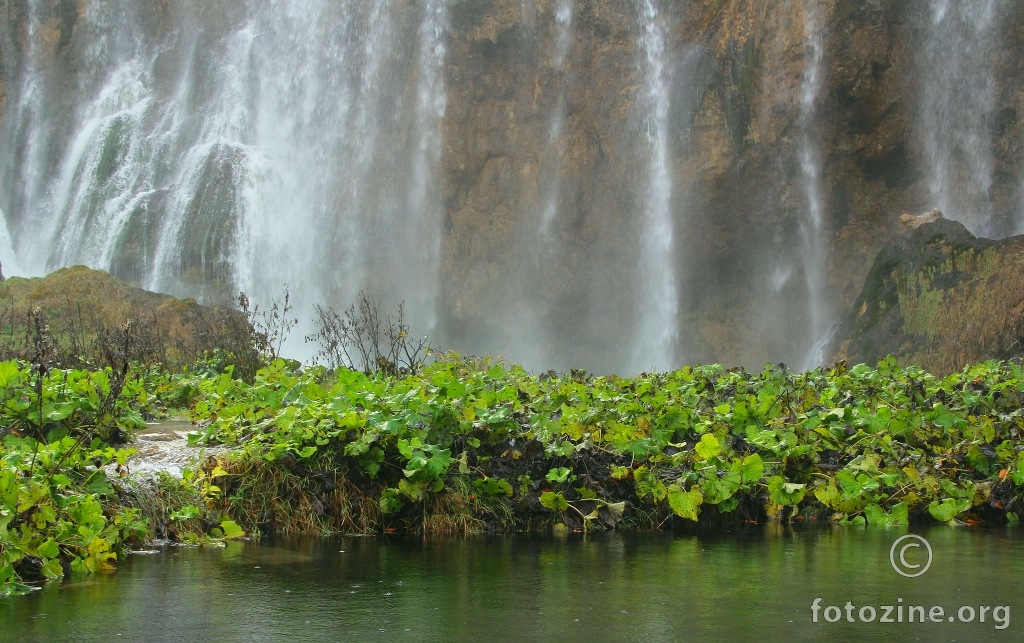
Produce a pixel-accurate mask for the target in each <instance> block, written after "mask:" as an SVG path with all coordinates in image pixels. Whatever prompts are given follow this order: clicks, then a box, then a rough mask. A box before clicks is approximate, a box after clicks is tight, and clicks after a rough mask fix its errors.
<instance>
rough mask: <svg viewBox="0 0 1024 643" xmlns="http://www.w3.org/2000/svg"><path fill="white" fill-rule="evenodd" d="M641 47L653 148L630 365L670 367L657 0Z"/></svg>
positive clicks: (665, 111) (673, 313)
mask: <svg viewBox="0 0 1024 643" xmlns="http://www.w3.org/2000/svg"><path fill="white" fill-rule="evenodd" d="M641 20H642V23H643V32H642V33H641V35H640V49H641V51H642V52H643V59H642V65H643V67H642V69H643V75H644V89H643V95H642V100H641V104H642V106H643V109H644V110H645V115H644V124H643V128H644V136H645V139H646V142H647V146H648V153H649V161H648V168H647V187H646V193H645V198H644V209H643V216H642V224H641V230H642V231H641V237H640V256H639V270H638V275H639V284H638V287H639V305H638V307H637V310H636V315H637V317H638V319H637V324H636V335H635V339H634V346H633V358H632V364H631V367H632V368H633V369H634V370H637V371H639V370H644V369H647V368H653V369H656V370H668V369H670V368H672V367H673V366H674V365H675V362H676V355H675V344H676V338H677V335H678V321H677V316H678V307H679V302H678V293H677V291H676V277H675V257H674V254H675V250H674V248H675V246H674V234H675V231H674V222H673V217H672V210H671V202H672V177H671V175H670V171H669V163H670V158H669V122H668V115H669V83H668V77H667V76H668V70H667V69H666V68H665V61H666V56H667V52H666V49H667V45H666V29H665V25H664V22H663V20H662V17H661V16H660V14H659V12H658V8H657V6H656V3H655V0H644V2H643V4H642V12H641Z"/></svg>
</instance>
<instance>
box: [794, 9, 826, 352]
mask: <svg viewBox="0 0 1024 643" xmlns="http://www.w3.org/2000/svg"><path fill="white" fill-rule="evenodd" d="M820 9H821V3H820V2H818V0H804V38H805V40H806V43H807V49H808V53H807V62H806V63H805V66H804V75H803V81H802V83H801V87H800V115H799V126H800V173H801V179H802V181H801V183H802V188H803V192H804V197H805V199H806V204H805V208H804V209H803V216H802V217H801V218H800V223H799V230H800V257H801V260H802V261H803V272H804V284H805V289H806V292H807V310H808V327H807V333H806V335H805V337H807V340H808V341H809V342H810V344H809V345H808V346H807V352H806V354H805V357H804V365H803V368H804V369H810V368H814V367H815V366H818V365H819V364H820V363H821V362H822V360H823V359H824V355H823V354H822V351H823V350H824V348H823V346H824V343H823V342H822V338H823V337H825V335H826V334H827V333H828V329H829V326H830V325H831V320H830V319H829V317H830V313H829V311H828V307H827V303H826V298H827V296H828V294H827V291H826V284H825V254H826V253H825V234H824V226H825V212H824V204H823V201H822V196H821V177H820V174H821V150H820V144H819V143H818V137H817V135H816V134H817V133H816V131H815V127H814V117H815V113H816V111H817V110H816V103H817V100H818V96H819V95H820V93H821V67H822V59H823V57H824V56H823V50H824V46H823V40H824V33H823V29H822V27H821V19H822V17H821V16H819V15H818V13H819V11H820Z"/></svg>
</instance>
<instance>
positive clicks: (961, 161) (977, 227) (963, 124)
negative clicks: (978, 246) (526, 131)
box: [917, 0, 1008, 236]
mask: <svg viewBox="0 0 1024 643" xmlns="http://www.w3.org/2000/svg"><path fill="white" fill-rule="evenodd" d="M999 4H1000V3H998V2H996V0H931V1H930V3H929V10H930V16H929V17H930V24H929V32H928V34H927V37H926V38H925V40H924V42H923V43H922V46H921V48H920V53H919V56H920V58H919V64H918V70H919V75H920V84H921V88H920V91H919V92H918V96H919V101H920V117H919V119H918V121H917V125H918V131H919V135H920V138H921V140H922V144H923V148H924V151H925V154H926V157H927V162H928V165H929V167H928V168H927V171H928V174H929V180H928V187H929V190H930V196H931V199H932V205H934V206H937V207H938V208H940V209H941V210H942V212H943V213H944V214H945V215H946V216H947V217H949V218H952V219H956V220H958V221H960V222H961V223H963V224H964V225H965V226H967V228H968V229H969V230H971V232H973V233H975V234H978V235H983V236H1002V234H1005V233H1006V232H1008V230H1005V229H1000V228H1004V227H1005V226H1002V225H999V224H997V223H996V222H995V221H993V211H992V201H991V196H990V189H991V188H992V182H993V169H994V168H993V157H992V134H991V132H992V117H993V113H994V112H995V110H994V106H995V101H996V79H995V74H994V70H993V64H992V61H993V58H994V55H995V54H997V53H998V52H999V50H1000V47H1001V40H1000V38H999V35H998V33H999V31H998V30H999V27H1000V20H999V16H1000V8H999Z"/></svg>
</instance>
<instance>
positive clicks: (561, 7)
mask: <svg viewBox="0 0 1024 643" xmlns="http://www.w3.org/2000/svg"><path fill="white" fill-rule="evenodd" d="M572 3H573V0H559V1H558V5H557V6H556V7H555V27H556V36H555V46H554V56H553V57H552V68H553V69H554V70H555V73H556V75H557V77H558V78H559V79H560V80H562V81H563V82H562V83H561V85H562V86H561V87H560V89H559V93H558V98H557V99H556V101H555V106H554V108H553V109H552V110H551V120H550V123H549V125H548V145H547V159H546V163H545V164H544V165H545V172H546V173H547V179H546V181H547V185H546V186H545V191H546V194H545V197H544V201H545V203H544V210H543V213H542V215H541V224H540V234H541V239H542V241H545V242H546V239H547V238H548V235H549V234H550V232H551V226H552V224H553V223H554V221H555V218H556V217H557V216H558V199H559V195H560V193H561V189H560V188H561V183H562V181H561V176H560V175H561V171H562V158H563V157H564V156H565V149H566V146H565V140H564V138H563V136H562V130H563V129H564V128H565V98H566V96H565V95H566V88H565V83H564V76H565V59H566V56H568V55H569V48H570V47H571V46H572V18H573V12H572Z"/></svg>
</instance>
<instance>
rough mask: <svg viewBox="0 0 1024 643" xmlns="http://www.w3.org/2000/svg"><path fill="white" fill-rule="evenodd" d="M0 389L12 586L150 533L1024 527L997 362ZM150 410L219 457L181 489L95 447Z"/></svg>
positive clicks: (492, 371) (86, 382)
mask: <svg viewBox="0 0 1024 643" xmlns="http://www.w3.org/2000/svg"><path fill="white" fill-rule="evenodd" d="M0 375H2V376H3V377H2V378H0V379H2V380H3V381H2V382H0V384H2V385H3V387H2V390H3V397H4V406H3V409H4V411H3V412H4V413H5V416H6V417H5V424H4V429H3V432H4V438H3V445H4V446H3V449H4V457H3V471H2V472H0V499H2V501H3V505H2V507H0V544H2V547H3V550H2V551H3V568H2V569H3V571H2V573H0V582H3V583H6V584H7V585H9V587H7V590H8V591H12V589H13V588H15V587H16V586H15V585H13V583H23V582H25V581H28V580H32V579H35V578H46V577H58V576H60V575H62V574H66V573H71V572H90V571H97V570H98V569H102V568H104V567H108V566H113V565H115V564H116V560H117V556H118V555H119V554H120V553H121V552H123V550H124V549H125V548H127V547H131V546H135V545H137V544H139V543H141V542H142V541H144V540H145V539H146V538H168V539H171V540H176V541H181V542H191V543H199V542H204V541H206V542H209V541H211V539H213V540H216V539H221V538H225V537H238V536H241V535H242V534H243V532H244V533H245V534H248V535H250V536H256V535H259V534H290V535H327V534H335V533H342V534H344V533H359V534H380V533H396V532H397V533H415V534H424V535H442V534H472V533H512V532H550V531H552V530H570V531H576V530H579V531H593V530H605V529H621V528H640V529H689V528H700V527H710V526H720V525H725V524H733V523H739V522H766V521H799V520H820V521H825V520H830V521H837V522H854V523H867V524H905V523H907V522H913V521H922V522H929V521H930V522H934V521H939V522H952V523H958V524H959V523H975V522H988V523H1000V522H1016V521H1017V520H1018V517H1019V515H1020V514H1021V513H1022V512H1024V507H1022V505H1021V502H1020V488H1021V487H1022V486H1024V454H1022V453H1021V447H1020V446H1019V444H1020V440H1019V437H1020V432H1021V430H1022V429H1024V419H1022V416H1024V410H1022V406H1024V399H1022V398H1024V392H1022V390H1024V389H1022V385H1021V382H1022V380H1024V369H1022V367H1021V366H1020V365H1019V364H1016V363H1011V362H985V363H983V364H978V365H974V366H971V367H968V368H966V369H964V370H963V371H962V372H960V373H955V374H953V375H950V376H947V377H945V378H936V377H934V376H932V375H930V374H928V373H927V372H925V371H923V370H921V369H919V368H913V367H912V368H901V367H898V366H897V365H896V364H895V362H894V361H893V360H883V361H882V362H880V363H879V365H878V366H877V368H869V367H867V366H865V365H858V366H856V367H853V368H847V367H846V366H845V365H844V364H839V365H837V366H835V367H833V368H831V369H824V368H820V369H815V370H813V371H809V372H806V373H795V372H792V371H789V370H786V369H784V368H781V367H773V366H766V367H765V368H764V369H763V370H762V371H761V372H760V373H747V372H745V371H743V370H742V369H728V370H727V369H724V368H722V367H720V366H715V365H711V366H696V367H687V368H684V369H681V370H678V371H673V372H670V373H653V374H642V375H639V376H635V377H591V376H589V375H587V374H585V373H580V372H574V373H572V374H569V375H557V374H554V373H549V374H544V375H540V376H536V375H533V374H530V373H528V372H526V371H525V370H523V369H521V368H519V367H515V366H508V365H505V364H500V363H492V362H490V361H487V360H466V359H461V358H459V357H458V356H455V355H440V356H436V359H435V360H434V362H433V363H432V364H430V365H428V366H426V367H425V368H424V369H423V370H422V371H420V372H419V373H418V374H416V375H386V374H383V373H377V374H371V375H367V374H364V373H361V372H357V371H351V370H347V369H339V370H337V371H334V372H330V371H328V370H327V369H325V368H323V367H319V366H317V367H310V368H301V367H299V366H298V365H297V364H295V363H291V362H287V361H285V360H282V359H278V360H274V361H272V362H270V363H269V365H267V366H266V367H265V368H263V369H260V370H259V371H258V372H257V373H256V375H255V377H254V379H253V381H252V383H247V382H245V381H242V380H240V379H236V378H234V377H233V376H232V373H231V369H227V371H226V372H223V373H220V374H215V373H209V372H207V371H187V372H185V373H179V374H169V373H165V372H161V371H159V370H156V369H149V370H139V371H137V372H133V374H132V376H130V377H128V378H127V380H126V382H125V383H124V386H123V390H122V391H121V393H120V395H119V397H118V398H117V400H115V401H114V402H109V400H108V398H109V396H110V390H109V380H110V373H109V369H108V370H106V371H103V370H97V371H85V370H80V371H62V370H60V369H51V370H50V371H49V372H47V373H46V375H45V377H43V378H42V381H41V386H42V392H43V394H42V396H41V398H40V397H39V396H38V395H37V394H36V391H37V390H38V387H39V386H40V382H39V381H38V377H37V375H38V374H35V375H34V373H33V370H32V367H30V366H29V365H26V364H22V363H17V362H6V363H3V364H0ZM40 399H41V400H42V403H41V405H40ZM169 403H178V404H181V403H184V404H187V407H188V411H187V412H188V414H189V418H190V420H191V422H192V423H194V424H195V427H196V430H195V431H193V432H191V433H189V434H188V441H189V444H191V445H197V446H206V447H214V446H216V447H218V449H224V450H221V451H219V452H217V453H213V454H208V455H207V456H206V457H204V458H203V459H202V460H200V461H199V462H198V463H197V464H196V465H195V466H194V467H192V468H185V469H184V470H182V472H181V475H180V476H175V475H170V474H167V473H164V474H160V475H157V476H155V477H153V476H150V478H149V479H150V481H149V482H147V483H139V482H130V481H133V480H136V478H135V477H133V474H134V473H137V469H138V468H140V467H139V465H135V464H133V461H132V460H130V456H131V455H132V452H133V450H134V449H135V448H136V447H137V446H138V445H139V444H140V443H139V442H138V441H136V442H129V443H128V444H124V445H115V444H112V443H111V440H110V438H109V437H107V438H106V439H101V438H100V437H99V436H100V435H101V434H102V435H106V436H110V435H113V434H112V433H111V432H110V431H109V429H108V430H107V431H105V432H102V431H100V430H99V427H101V426H104V425H109V426H116V427H119V428H121V429H122V431H123V432H124V433H125V434H126V435H127V436H128V439H129V440H131V438H132V436H133V435H134V434H135V433H137V432H138V431H140V430H142V429H144V428H145V423H144V422H143V421H142V418H143V417H144V416H154V415H158V414H160V413H166V409H167V408H168V404H169ZM39 418H42V421H41V424H40V420H39ZM179 428H184V427H179ZM40 435H42V436H45V438H44V439H42V440H38V441H37V439H36V437H35V436H40ZM104 467H106V468H104ZM133 468H134V469H136V471H133ZM107 472H110V473H109V474H108V473H107ZM18 586H19V587H20V585H18Z"/></svg>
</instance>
